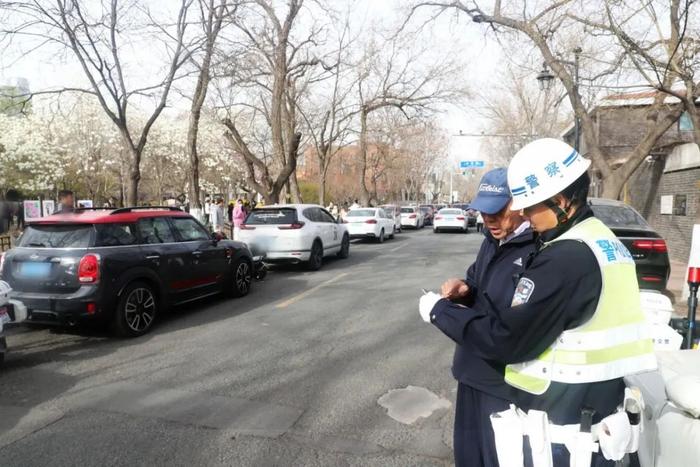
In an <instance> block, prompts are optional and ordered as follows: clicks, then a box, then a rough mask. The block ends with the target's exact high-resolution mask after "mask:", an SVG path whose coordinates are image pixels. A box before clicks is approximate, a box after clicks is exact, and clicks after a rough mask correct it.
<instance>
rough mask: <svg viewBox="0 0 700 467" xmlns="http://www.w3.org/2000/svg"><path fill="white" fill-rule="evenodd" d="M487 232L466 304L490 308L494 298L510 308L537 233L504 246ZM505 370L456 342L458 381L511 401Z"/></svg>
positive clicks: (498, 304)
mask: <svg viewBox="0 0 700 467" xmlns="http://www.w3.org/2000/svg"><path fill="white" fill-rule="evenodd" d="M484 235H485V237H486V238H485V239H484V241H483V242H482V244H481V249H480V250H479V254H478V255H477V257H476V261H475V262H474V264H472V265H471V266H470V267H469V269H468V270H467V275H466V280H465V282H466V283H467V285H469V289H470V294H469V296H468V297H467V300H466V301H465V304H466V305H468V306H470V307H476V308H481V309H484V310H489V309H491V308H492V307H491V306H490V305H491V304H490V303H488V301H489V300H491V302H493V305H495V306H496V309H502V308H507V307H508V306H510V303H511V300H512V299H513V292H514V291H515V285H516V284H517V282H518V278H519V276H520V274H521V273H522V272H523V270H524V267H525V264H526V262H527V259H528V257H529V256H530V255H531V254H532V253H533V252H534V251H535V238H534V233H533V231H532V230H531V229H527V230H525V231H524V232H523V233H521V234H520V235H518V236H517V237H515V238H513V239H511V240H510V241H509V242H507V243H505V244H504V245H502V246H499V244H498V240H496V239H494V238H493V237H492V236H491V234H490V233H489V232H488V231H486V232H485V233H484ZM438 327H439V326H438ZM446 334H447V335H448V336H449V335H450V333H446ZM503 372H504V365H503V364H502V363H499V362H496V361H493V360H489V359H484V358H482V357H481V356H479V355H475V354H474V353H473V352H472V351H471V350H470V349H468V348H465V347H463V346H462V345H460V344H459V342H458V343H457V348H456V349H455V355H454V361H453V364H452V374H453V375H454V377H455V379H456V380H458V381H460V382H462V383H464V384H466V385H468V386H471V387H473V388H475V389H478V390H480V391H483V392H486V393H488V394H491V395H493V396H496V397H500V398H502V399H506V400H511V401H512V400H514V397H515V393H516V392H518V391H517V390H516V389H514V388H513V387H512V386H509V385H508V384H506V383H505V382H504V381H503Z"/></svg>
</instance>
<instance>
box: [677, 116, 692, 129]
mask: <svg viewBox="0 0 700 467" xmlns="http://www.w3.org/2000/svg"><path fill="white" fill-rule="evenodd" d="M678 130H679V131H693V119H692V118H690V115H689V114H688V111H685V112H683V113H682V114H681V117H680V118H679V119H678Z"/></svg>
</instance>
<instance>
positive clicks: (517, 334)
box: [431, 206, 624, 425]
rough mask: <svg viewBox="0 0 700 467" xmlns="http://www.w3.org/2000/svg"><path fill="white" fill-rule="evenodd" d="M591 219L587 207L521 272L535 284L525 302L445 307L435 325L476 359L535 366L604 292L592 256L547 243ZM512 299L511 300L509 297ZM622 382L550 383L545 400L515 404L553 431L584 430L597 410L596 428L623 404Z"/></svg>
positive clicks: (444, 303) (550, 234) (568, 244)
mask: <svg viewBox="0 0 700 467" xmlns="http://www.w3.org/2000/svg"><path fill="white" fill-rule="evenodd" d="M592 215H593V213H592V211H591V209H590V208H589V207H588V206H585V207H582V208H579V209H578V210H577V211H576V213H575V214H574V216H573V217H572V218H571V219H570V220H569V222H567V223H566V224H564V225H562V226H560V227H557V228H555V229H552V230H550V231H547V232H544V233H543V234H541V235H540V237H539V238H538V248H537V250H536V252H535V253H534V254H533V255H531V256H530V257H529V258H528V260H527V262H526V264H525V269H524V271H523V272H522V279H524V280H527V281H529V282H530V284H531V286H530V287H529V292H528V293H527V297H525V298H524V299H523V300H520V301H519V302H518V303H510V300H505V301H506V302H509V303H508V304H507V305H506V306H503V305H502V303H503V301H502V300H499V301H498V302H496V297H494V296H491V294H490V292H489V291H488V290H487V294H488V295H489V296H491V300H488V299H487V300H486V302H487V306H489V308H483V306H484V301H481V302H476V301H475V302H474V303H473V304H472V306H469V307H461V306H458V305H456V304H454V303H452V302H450V301H448V300H445V299H442V300H440V301H439V302H437V304H436V305H435V307H434V308H433V311H432V313H431V319H432V321H433V323H434V324H435V325H436V326H437V327H438V328H440V329H441V330H442V331H443V332H444V333H445V334H447V335H448V336H450V337H451V338H452V339H453V340H454V341H455V342H457V343H458V344H459V346H460V348H461V349H463V350H464V352H465V353H468V354H471V355H472V358H474V357H478V358H482V359H484V360H485V361H498V362H501V363H506V364H507V363H518V362H524V361H528V360H532V359H533V358H536V357H537V356H538V355H540V354H541V353H542V352H544V351H545V350H546V349H547V348H548V347H549V346H550V345H551V344H552V343H554V341H555V340H556V339H557V338H558V337H559V335H561V333H562V332H563V331H565V330H567V329H572V328H574V327H576V326H579V325H581V324H583V323H585V322H586V321H587V320H589V319H590V317H591V316H593V313H594V312H595V309H596V306H597V304H598V299H599V297H600V293H601V290H602V278H601V273H600V267H599V266H598V262H597V261H596V259H595V255H594V253H593V251H591V250H590V248H589V247H588V246H587V245H586V244H585V243H582V242H579V241H576V240H563V241H559V242H556V243H554V244H552V245H550V246H548V247H546V248H542V245H543V242H548V241H550V240H552V239H554V238H557V237H559V236H560V235H562V234H563V233H564V232H566V231H567V230H568V229H570V228H571V227H572V226H573V225H576V224H577V223H578V222H581V221H583V220H584V219H587V218H589V217H591V216H592ZM508 295H509V296H512V295H513V293H512V292H511V293H509V294H508ZM623 392H624V382H623V381H622V378H618V379H614V380H609V381H602V382H596V383H581V384H563V383H552V385H551V386H550V387H549V389H548V390H547V391H546V392H545V393H544V394H542V395H540V396H532V395H526V397H523V396H522V395H524V394H526V393H524V392H522V391H518V394H517V395H516V397H515V398H514V399H511V400H512V401H513V402H516V403H517V405H518V406H519V407H520V408H522V409H523V410H528V409H537V410H543V411H546V412H547V414H548V416H549V420H550V421H551V422H553V423H556V424H560V425H565V424H570V423H578V422H579V421H580V417H581V408H582V407H590V408H592V409H594V410H595V412H596V416H595V417H594V419H593V421H594V423H597V422H598V421H599V420H600V419H601V418H602V417H604V416H606V415H609V414H611V413H613V412H614V411H615V409H616V406H617V405H618V404H619V403H620V402H621V401H622V396H623Z"/></svg>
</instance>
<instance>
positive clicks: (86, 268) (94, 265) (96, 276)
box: [78, 254, 100, 284]
mask: <svg viewBox="0 0 700 467" xmlns="http://www.w3.org/2000/svg"><path fill="white" fill-rule="evenodd" d="M99 280H100V257H99V256H97V255H92V254H90V255H85V256H83V257H82V258H80V263H79V264H78V282H80V283H83V284H96V283H97V282H99Z"/></svg>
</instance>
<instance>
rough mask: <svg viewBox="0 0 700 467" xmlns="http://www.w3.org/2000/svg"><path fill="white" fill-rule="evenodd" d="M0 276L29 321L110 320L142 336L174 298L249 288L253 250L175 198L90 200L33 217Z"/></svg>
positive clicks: (0, 266) (122, 331)
mask: <svg viewBox="0 0 700 467" xmlns="http://www.w3.org/2000/svg"><path fill="white" fill-rule="evenodd" d="M0 277H1V278H2V279H3V280H5V281H7V282H8V283H9V284H10V285H11V287H12V289H13V292H12V298H15V299H18V300H20V301H22V302H23V303H24V304H25V305H26V307H27V310H28V320H29V322H36V323H43V324H58V325H73V324H76V323H78V322H79V321H97V320H104V321H108V322H109V323H110V324H111V325H112V327H113V329H114V331H115V332H116V333H117V334H118V335H121V336H127V337H133V336H139V335H142V334H145V333H146V332H148V331H149V330H150V329H151V327H152V326H153V323H154V321H155V320H156V318H157V316H158V314H159V313H161V312H162V311H163V310H165V309H166V308H168V307H169V306H171V305H176V304H181V303H185V302H189V301H192V300H196V299H199V298H203V297H206V296H209V295H212V294H217V293H221V292H224V293H226V294H228V295H230V296H232V297H240V296H243V295H246V294H248V292H249V291H250V287H251V284H252V278H253V258H252V256H251V253H250V251H249V250H248V247H247V246H246V245H245V244H244V243H240V242H234V241H230V240H224V239H221V238H219V237H218V236H216V235H215V236H212V235H211V234H210V233H209V231H208V230H207V229H206V228H205V227H204V226H202V225H201V224H200V223H199V222H198V221H197V220H196V219H194V218H193V217H192V216H190V215H189V214H187V213H185V212H183V211H181V210H179V209H176V208H167V207H165V208H160V207H158V208H153V207H144V208H140V207H139V208H121V209H81V210H77V211H75V212H73V213H61V214H54V215H52V216H49V217H45V218H42V219H40V220H37V221H34V222H32V223H30V224H29V225H28V226H27V228H26V229H25V231H24V233H23V234H22V236H21V237H20V239H19V242H18V246H17V247H16V248H13V249H12V250H9V251H7V252H5V253H4V254H3V255H2V257H1V259H0Z"/></svg>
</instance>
